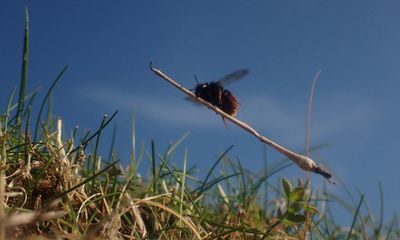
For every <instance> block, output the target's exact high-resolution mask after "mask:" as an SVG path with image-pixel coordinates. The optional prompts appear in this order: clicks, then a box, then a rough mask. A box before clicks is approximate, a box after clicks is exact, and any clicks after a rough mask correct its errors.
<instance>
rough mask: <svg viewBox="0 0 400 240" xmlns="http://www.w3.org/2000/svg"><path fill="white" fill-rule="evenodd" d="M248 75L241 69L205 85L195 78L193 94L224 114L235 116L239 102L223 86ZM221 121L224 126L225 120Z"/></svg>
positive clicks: (246, 70) (246, 71)
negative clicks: (195, 83)
mask: <svg viewBox="0 0 400 240" xmlns="http://www.w3.org/2000/svg"><path fill="white" fill-rule="evenodd" d="M248 73H249V70H248V69H241V70H238V71H235V72H233V73H231V74H228V75H226V76H225V77H223V78H221V79H220V80H218V81H216V82H206V83H199V82H198V81H197V77H195V79H196V82H197V85H196V87H195V88H194V94H195V95H196V97H200V98H202V99H203V100H205V101H207V102H209V103H211V104H212V105H214V106H217V107H218V108H219V109H221V110H222V111H224V112H225V113H227V114H229V115H231V116H236V114H237V111H238V108H239V102H238V101H237V100H236V98H235V97H234V96H233V94H232V93H231V92H230V91H229V90H227V89H225V88H224V86H225V85H226V84H228V83H231V82H233V81H237V80H240V79H242V78H243V77H244V76H246V75H247V74H248ZM222 120H223V121H224V124H225V126H226V122H225V118H224V117H222Z"/></svg>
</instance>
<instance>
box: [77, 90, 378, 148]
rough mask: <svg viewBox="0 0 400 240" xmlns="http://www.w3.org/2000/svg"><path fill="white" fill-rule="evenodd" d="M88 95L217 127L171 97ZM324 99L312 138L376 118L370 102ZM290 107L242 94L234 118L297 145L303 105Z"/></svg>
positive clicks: (208, 115)
mask: <svg viewBox="0 0 400 240" xmlns="http://www.w3.org/2000/svg"><path fill="white" fill-rule="evenodd" d="M81 94H82V95H83V96H84V97H88V98H90V99H92V100H93V101H96V102H101V103H102V104H109V105H112V106H114V107H116V108H118V109H120V110H127V111H135V112H137V113H138V114H141V115H143V116H145V117H148V118H150V119H152V120H154V121H158V122H160V124H162V125H164V126H168V125H169V126H177V125H179V126H185V127H190V128H199V127H206V128H217V127H221V124H220V119H219V118H218V117H217V118H216V115H215V114H214V113H212V112H211V111H207V110H205V109H204V107H202V106H201V107H197V106H195V105H194V104H192V103H190V102H187V101H184V100H183V99H182V100H181V99H171V98H166V97H164V98H161V97H154V96H148V95H145V94H142V95H140V94H137V93H136V94H134V93H133V94H132V93H126V92H123V91H119V90H113V89H109V88H97V89H91V90H90V91H82V92H81ZM341 99H342V101H341V102H342V103H343V102H345V103H346V104H338V103H337V102H336V101H331V102H329V101H324V103H321V102H319V103H318V104H319V105H321V104H323V105H326V106H324V108H323V111H321V110H319V111H316V109H314V112H313V117H312V122H311V128H312V129H311V130H312V132H311V134H312V135H311V136H312V140H313V141H317V140H318V139H319V138H323V137H325V136H330V135H332V134H335V133H337V132H338V131H346V130H348V129H349V128H351V129H354V128H367V127H369V126H370V125H371V124H372V123H373V122H374V121H375V119H376V117H377V115H378V112H377V111H376V109H375V108H373V107H371V106H372V105H371V104H370V103H369V102H367V101H364V100H363V99H359V100H358V101H355V100H354V99H348V100H347V101H346V100H343V96H341ZM298 105H299V107H297V108H293V106H292V107H289V106H288V105H285V104H283V102H280V101H278V100H277V99H274V98H271V97H268V96H247V97H246V96H242V97H241V105H240V109H239V114H238V118H239V119H241V120H243V121H246V122H248V123H250V124H251V125H252V126H253V127H254V128H255V129H256V130H258V131H260V133H261V134H265V135H266V136H267V137H272V138H273V140H276V141H278V142H280V143H282V144H290V145H292V146H298V145H299V144H300V145H301V144H304V142H305V112H306V109H304V108H305V104H298Z"/></svg>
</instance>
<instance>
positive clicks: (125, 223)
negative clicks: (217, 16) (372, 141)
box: [0, 20, 400, 239]
mask: <svg viewBox="0 0 400 240" xmlns="http://www.w3.org/2000/svg"><path fill="white" fill-rule="evenodd" d="M28 42H29V28H28V20H27V23H26V31H25V38H24V52H23V56H24V57H23V61H22V74H21V82H20V88H19V91H18V92H16V90H14V91H12V92H11V94H10V97H9V102H8V104H7V106H6V107H5V112H4V113H3V114H1V115H0V201H1V202H0V239H6V238H7V239H8V238H25V237H26V238H32V237H34V238H35V239H38V238H42V239H47V238H51V239H53V238H57V239H82V238H87V239H97V238H98V239H399V238H400V229H399V226H398V222H397V219H396V218H394V219H393V221H391V222H389V223H387V224H384V223H383V217H382V216H383V215H382V212H383V203H382V206H381V209H382V211H381V213H380V214H379V215H378V220H376V219H375V217H374V215H373V214H372V212H371V211H370V210H369V208H368V204H367V202H366V200H365V199H364V196H363V195H361V196H360V199H359V201H358V202H356V203H355V204H353V203H348V202H346V201H343V200H342V199H340V198H338V197H337V196H335V195H333V194H330V193H328V192H327V191H326V190H324V189H323V190H322V191H319V190H317V189H311V188H310V182H309V181H308V180H302V179H300V178H299V179H297V180H295V181H290V180H288V179H286V178H283V179H281V181H280V182H279V183H278V184H273V183H271V182H270V177H271V176H272V175H274V174H277V173H279V171H280V170H282V169H284V168H286V167H288V166H290V165H291V164H292V163H291V162H290V161H289V160H282V161H279V162H277V163H275V164H272V165H268V166H266V167H265V169H264V171H263V173H262V174H259V173H257V174H256V173H252V172H250V171H249V170H247V169H245V168H244V167H243V166H242V165H241V164H240V162H234V161H232V160H231V159H230V158H229V150H230V149H231V147H230V148H228V149H227V150H226V151H225V152H224V153H222V154H221V155H220V157H219V158H218V159H216V161H215V163H214V165H213V166H212V167H211V168H210V170H209V171H208V173H207V174H206V177H205V178H204V179H199V178H198V177H196V176H195V175H194V169H192V168H188V167H187V166H186V163H187V152H185V154H184V156H183V159H184V161H183V162H184V163H183V166H181V167H179V166H176V165H175V164H174V163H173V161H174V158H173V153H174V152H175V150H176V149H177V148H178V147H179V144H180V143H181V142H182V141H183V140H184V138H185V136H183V137H182V138H180V139H178V140H177V141H176V142H175V143H173V144H171V145H170V146H168V148H167V151H166V152H165V153H163V154H160V153H157V152H156V151H155V144H154V142H152V143H151V149H144V148H143V147H142V148H141V149H140V150H139V151H138V152H136V146H135V142H136V141H135V134H134V131H133V136H132V137H133V139H132V141H133V151H132V156H131V162H130V164H129V165H128V166H127V167H125V168H124V167H121V166H120V165H119V163H118V160H117V159H115V155H114V154H113V151H114V150H113V147H112V148H111V150H110V154H109V157H108V158H107V157H101V156H100V154H99V141H100V139H101V137H102V133H103V131H104V129H105V128H106V127H107V126H108V125H109V123H110V122H111V121H112V119H113V118H114V117H115V116H116V114H117V113H116V112H115V113H114V114H113V115H111V117H107V116H105V117H104V118H103V120H102V121H101V123H100V126H99V128H98V129H97V130H96V131H95V132H85V133H83V134H82V136H80V134H79V132H78V131H77V129H74V130H72V134H71V136H70V137H67V136H64V135H63V132H62V120H61V119H54V118H53V116H52V115H51V112H50V111H49V110H48V111H47V112H48V114H47V116H46V117H45V118H43V116H42V114H43V112H44V110H45V107H46V105H47V104H48V97H49V96H50V95H51V93H52V90H53V88H54V86H55V85H56V83H57V82H58V81H59V80H60V79H61V78H62V75H63V73H64V72H65V71H66V69H67V68H66V67H65V68H64V69H62V71H61V72H60V74H59V75H58V76H57V77H56V78H55V80H54V82H53V84H52V85H51V86H50V88H49V90H48V91H47V94H46V95H45V97H44V99H43V101H42V103H41V105H40V108H39V111H38V116H37V118H36V119H33V118H32V115H31V112H32V106H33V103H34V99H35V96H36V92H34V93H31V94H26V93H25V89H26V83H27V69H28V61H29V58H28V52H29V47H28ZM17 94H18V99H17V100H16V98H17ZM35 120H36V121H35ZM90 145H91V146H93V147H92V148H88V146H90ZM112 145H113V144H112ZM89 149H92V150H89ZM143 159H148V160H149V161H150V162H151V169H150V171H149V172H150V174H149V175H150V176H149V177H147V178H144V177H142V176H141V175H140V174H139V173H138V172H137V167H138V165H139V164H140V162H141V161H142V160H143ZM222 162H223V163H225V164H223V166H222V167H221V168H220V171H219V172H218V173H217V171H216V168H217V167H218V166H219V165H222V164H220V163H222ZM381 189H382V188H380V196H381V202H383V193H382V190H381ZM332 202H334V203H338V204H339V205H342V206H344V207H345V209H347V210H348V211H349V212H350V213H351V214H352V216H353V220H352V222H351V225H350V226H341V225H340V223H338V222H335V221H334V219H333V215H332V214H331V211H330V205H331V204H332ZM363 210H366V211H363ZM364 212H366V213H364Z"/></svg>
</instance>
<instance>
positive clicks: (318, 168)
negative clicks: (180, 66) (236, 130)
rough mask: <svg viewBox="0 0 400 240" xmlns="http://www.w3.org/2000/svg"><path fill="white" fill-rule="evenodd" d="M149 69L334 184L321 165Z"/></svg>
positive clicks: (157, 71)
mask: <svg viewBox="0 0 400 240" xmlns="http://www.w3.org/2000/svg"><path fill="white" fill-rule="evenodd" d="M150 69H151V71H153V72H154V73H155V74H156V75H157V76H159V77H161V78H163V79H164V80H166V81H167V82H169V83H170V84H172V85H174V86H175V87H176V88H178V89H179V90H180V91H182V92H183V93H185V94H186V95H188V96H189V97H190V98H192V99H194V100H195V101H197V102H199V103H201V104H203V105H205V106H206V107H208V108H209V109H211V110H213V111H214V112H216V113H217V114H219V115H221V116H222V117H223V118H225V119H228V120H229V121H231V122H232V123H234V124H236V125H237V126H239V127H240V128H242V129H243V130H245V131H247V132H248V133H250V134H251V135H253V136H254V137H256V138H258V139H259V140H260V141H261V142H263V143H266V144H268V145H269V146H271V147H272V148H274V149H275V150H277V151H278V152H280V153H282V154H283V155H285V156H286V157H288V158H289V159H290V160H292V161H293V162H294V163H295V164H296V165H297V166H299V167H300V168H301V169H303V170H305V171H309V172H313V173H317V174H320V175H322V176H323V177H324V178H326V179H327V180H328V181H329V182H330V183H335V182H334V181H333V179H332V174H331V173H330V172H328V171H327V170H326V169H325V168H324V167H323V166H322V165H317V164H316V163H315V162H314V161H313V160H312V159H311V158H309V157H306V156H303V155H300V154H297V153H295V152H293V151H291V150H289V149H287V148H285V147H283V146H281V145H279V144H277V143H275V142H274V141H272V140H270V139H269V138H267V137H265V136H263V135H261V134H259V133H258V132H257V131H256V130H255V129H254V128H253V127H251V126H250V125H248V124H247V123H245V122H242V121H240V120H238V119H237V118H235V117H233V116H231V115H229V114H227V113H225V112H224V111H222V110H221V109H219V108H218V107H216V106H214V105H212V104H211V103H209V102H207V101H205V100H203V99H201V98H198V97H196V95H194V94H193V92H191V91H190V90H188V89H187V88H185V87H183V86H182V85H180V84H179V83H178V82H176V81H175V80H173V79H172V78H170V77H168V76H167V75H165V74H164V73H163V72H161V71H160V70H159V69H156V68H154V67H153V65H152V63H151V62H150Z"/></svg>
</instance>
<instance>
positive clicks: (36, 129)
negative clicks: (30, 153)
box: [33, 65, 68, 142]
mask: <svg viewBox="0 0 400 240" xmlns="http://www.w3.org/2000/svg"><path fill="white" fill-rule="evenodd" d="M67 69H68V65H66V66H64V68H63V69H62V70H61V72H60V73H59V74H58V76H57V77H56V79H55V80H54V81H53V83H52V84H51V86H50V88H49V90H48V91H47V93H46V96H45V97H44V99H43V101H42V104H41V105H40V109H39V113H38V117H37V120H36V124H35V134H34V137H33V142H36V137H37V132H38V129H39V122H40V118H41V116H42V112H43V109H44V106H45V105H46V102H47V99H48V98H49V97H50V94H51V93H52V92H53V89H54V87H55V86H56V84H57V82H58V81H59V80H60V79H61V77H62V76H63V75H64V72H65V71H66V70H67Z"/></svg>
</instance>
